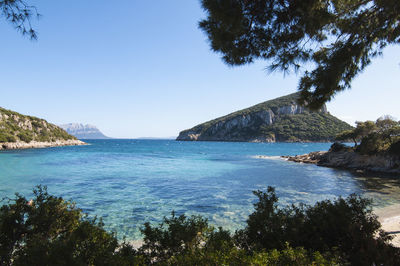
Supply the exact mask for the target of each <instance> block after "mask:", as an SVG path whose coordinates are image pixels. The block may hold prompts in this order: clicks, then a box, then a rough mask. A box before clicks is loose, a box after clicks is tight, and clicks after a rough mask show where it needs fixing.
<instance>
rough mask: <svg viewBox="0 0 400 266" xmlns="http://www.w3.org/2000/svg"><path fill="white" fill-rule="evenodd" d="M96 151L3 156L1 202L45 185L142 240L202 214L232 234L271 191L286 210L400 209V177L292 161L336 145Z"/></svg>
mask: <svg viewBox="0 0 400 266" xmlns="http://www.w3.org/2000/svg"><path fill="white" fill-rule="evenodd" d="M86 142H87V143H88V144H89V145H86V146H71V147H55V148H46V149H28V150H9V151H1V152H0V199H1V200H2V201H1V203H0V205H1V204H8V203H9V199H12V198H14V195H15V193H19V194H21V195H24V196H25V197H27V198H28V199H30V198H32V196H33V193H32V190H33V189H34V188H35V186H37V185H43V186H47V188H48V192H49V193H50V194H52V195H56V196H61V197H63V198H64V199H66V200H69V201H73V202H75V203H76V205H77V206H78V207H79V208H81V209H82V210H83V212H85V213H87V214H88V215H89V216H90V217H94V216H97V217H98V218H100V217H101V218H102V219H103V222H104V224H105V228H106V229H107V230H109V231H110V232H115V233H116V234H117V237H118V238H119V239H122V238H123V237H125V238H126V239H128V240H132V241H136V240H138V241H139V240H140V239H142V237H143V236H142V235H141V233H140V228H142V227H143V224H144V223H145V222H150V223H152V224H157V223H159V222H161V221H162V220H163V218H164V217H168V216H170V215H171V212H172V211H174V212H175V213H176V214H178V215H180V214H185V215H202V216H203V217H205V218H207V219H208V221H209V223H210V224H212V225H214V226H216V227H218V226H222V227H224V228H225V229H229V230H231V231H232V232H233V231H234V230H236V229H240V228H243V227H244V226H245V223H246V219H247V217H248V215H249V214H251V213H252V212H253V210H254V209H253V204H254V203H255V202H256V200H257V199H256V196H255V195H254V194H253V191H257V190H261V191H266V189H267V188H268V186H273V187H275V189H276V193H277V195H278V196H279V204H280V206H281V207H284V206H286V205H288V204H300V203H305V204H314V203H315V202H317V201H320V200H325V199H335V198H337V197H340V196H342V197H346V196H348V195H350V194H352V193H356V194H359V195H361V196H363V197H368V198H371V199H373V204H374V206H375V207H376V208H379V207H384V206H388V205H391V204H396V203H400V178H399V176H392V175H383V174H366V173H362V172H350V171H347V170H338V169H332V168H326V167H319V166H316V165H312V164H300V163H293V162H289V161H285V160H283V159H281V158H280V156H281V155H296V154H305V153H308V152H311V151H326V150H328V149H329V147H330V145H331V144H330V143H242V142H180V141H175V140H136V139H132V140H128V139H111V140H86Z"/></svg>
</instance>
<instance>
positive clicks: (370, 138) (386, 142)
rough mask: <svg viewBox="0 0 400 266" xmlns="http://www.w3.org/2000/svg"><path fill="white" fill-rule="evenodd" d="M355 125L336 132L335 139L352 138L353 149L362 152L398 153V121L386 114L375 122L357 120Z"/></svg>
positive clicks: (344, 139) (399, 131)
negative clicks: (350, 128) (349, 128)
mask: <svg viewBox="0 0 400 266" xmlns="http://www.w3.org/2000/svg"><path fill="white" fill-rule="evenodd" d="M356 125H357V126H356V127H355V128H354V129H352V130H346V131H343V132H342V133H340V134H338V135H337V136H336V140H338V141H348V140H352V141H353V142H354V147H355V150H356V151H358V152H361V153H363V154H376V153H382V152H383V153H384V152H389V153H392V154H394V155H400V149H399V147H400V121H396V120H395V119H394V118H393V117H391V116H388V115H386V116H382V117H380V118H378V119H377V120H376V122H373V121H365V122H360V121H357V122H356ZM358 142H360V145H358Z"/></svg>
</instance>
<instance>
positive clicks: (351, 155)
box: [281, 151, 400, 174]
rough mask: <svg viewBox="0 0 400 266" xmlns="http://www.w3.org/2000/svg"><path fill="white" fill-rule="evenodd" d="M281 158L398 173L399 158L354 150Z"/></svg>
mask: <svg viewBox="0 0 400 266" xmlns="http://www.w3.org/2000/svg"><path fill="white" fill-rule="evenodd" d="M281 158H282V159H284V160H287V161H291V162H296V163H308V164H316V165H318V166H324V167H331V168H337V169H346V170H353V171H354V170H355V171H370V172H378V173H388V174H400V158H397V157H394V156H389V155H361V154H358V153H356V152H354V151H338V152H333V151H315V152H310V153H307V154H302V155H295V156H281Z"/></svg>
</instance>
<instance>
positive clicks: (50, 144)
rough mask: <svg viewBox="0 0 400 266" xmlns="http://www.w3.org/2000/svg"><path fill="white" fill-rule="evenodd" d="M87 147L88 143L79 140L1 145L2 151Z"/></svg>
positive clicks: (6, 143) (5, 143)
mask: <svg viewBox="0 0 400 266" xmlns="http://www.w3.org/2000/svg"><path fill="white" fill-rule="evenodd" d="M78 145H87V143H85V142H83V141H80V140H78V139H69V140H56V141H51V142H47V141H46V142H39V141H31V142H29V143H27V142H4V143H0V150H18V149H34V148H49V147H59V146H78Z"/></svg>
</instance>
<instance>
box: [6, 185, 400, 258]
mask: <svg viewBox="0 0 400 266" xmlns="http://www.w3.org/2000/svg"><path fill="white" fill-rule="evenodd" d="M255 195H256V196H257V197H258V201H257V202H256V203H255V204H254V207H255V210H254V212H253V213H252V214H251V215H250V216H249V218H248V220H247V225H246V226H245V227H244V228H243V229H242V230H239V231H236V232H235V233H234V234H231V233H230V232H229V231H226V230H224V229H222V228H218V229H216V228H214V227H212V226H211V225H209V223H208V221H207V220H206V219H204V218H202V217H201V216H191V217H186V216H185V215H180V216H176V215H175V214H174V213H172V215H171V216H170V217H165V218H164V221H163V222H162V223H161V224H159V225H151V224H149V223H145V224H144V225H143V227H142V233H143V235H144V244H143V245H142V247H140V248H139V249H134V248H133V247H132V246H131V245H130V244H129V242H126V241H124V242H122V243H118V241H117V238H116V236H115V234H113V233H108V232H107V231H105V230H104V228H103V223H102V222H101V220H97V219H96V218H93V219H90V218H88V217H87V216H86V215H84V214H83V213H82V211H81V210H80V209H78V208H77V207H76V206H75V204H73V203H71V202H68V201H64V200H63V199H62V198H59V197H55V196H52V195H50V194H48V193H47V190H46V188H42V187H40V186H39V187H38V188H37V189H35V190H34V198H33V199H32V200H28V199H26V198H25V197H23V196H21V195H18V194H17V195H16V198H15V199H13V200H9V202H8V204H4V205H3V206H2V207H1V208H0V264H1V265H149V264H154V265H346V264H353V265H399V263H400V249H398V248H395V247H393V246H391V245H390V244H388V241H389V240H390V237H389V236H388V235H386V234H385V233H384V232H383V231H382V230H381V229H380V223H379V222H378V220H377V217H376V216H375V215H374V214H373V213H372V212H371V205H370V204H371V202H370V201H369V200H366V199H362V198H360V197H357V196H355V195H351V196H349V197H348V198H346V199H343V198H338V199H336V200H334V201H330V200H325V201H322V202H318V203H316V204H315V205H314V206H307V205H300V206H293V205H292V206H287V207H286V208H283V209H280V208H278V197H277V196H276V194H275V191H274V189H273V188H271V187H269V188H268V190H267V191H266V192H262V191H256V192H255Z"/></svg>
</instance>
